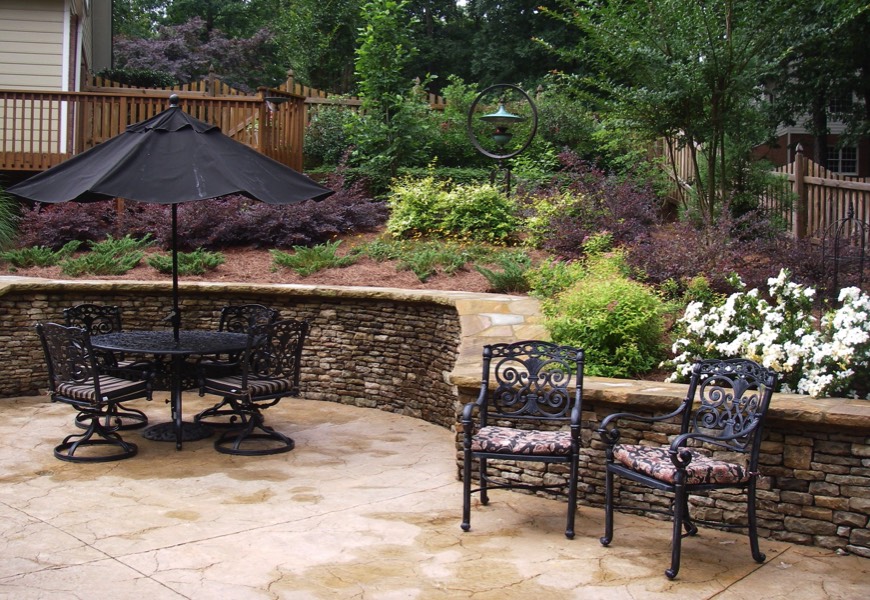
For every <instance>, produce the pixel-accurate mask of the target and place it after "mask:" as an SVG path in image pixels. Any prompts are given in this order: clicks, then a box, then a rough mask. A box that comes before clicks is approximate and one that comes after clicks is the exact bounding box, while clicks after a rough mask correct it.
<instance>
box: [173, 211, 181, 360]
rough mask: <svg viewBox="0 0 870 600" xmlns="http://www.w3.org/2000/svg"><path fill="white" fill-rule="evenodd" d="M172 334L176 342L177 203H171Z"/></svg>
mask: <svg viewBox="0 0 870 600" xmlns="http://www.w3.org/2000/svg"><path fill="white" fill-rule="evenodd" d="M171 318H172V335H173V337H174V338H175V341H176V343H177V342H178V338H179V333H178V331H179V329H181V309H180V308H179V306H178V205H177V204H173V205H172V315H171Z"/></svg>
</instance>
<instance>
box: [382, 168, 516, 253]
mask: <svg viewBox="0 0 870 600" xmlns="http://www.w3.org/2000/svg"><path fill="white" fill-rule="evenodd" d="M389 203H390V208H391V212H390V218H389V220H388V221H387V231H389V232H390V233H391V234H393V235H395V236H397V237H414V236H440V237H448V238H455V239H460V240H474V241H483V242H490V243H506V242H507V241H509V239H510V238H511V237H512V236H513V235H514V234H515V232H516V229H517V226H518V219H517V216H516V212H517V210H516V206H515V205H514V203H513V201H512V200H511V199H510V198H508V197H507V196H505V195H504V194H502V193H501V192H500V191H499V190H498V189H496V188H495V187H493V186H491V185H489V184H484V185H457V186H452V187H451V185H450V183H449V182H444V181H436V180H435V178H434V177H433V176H431V175H430V176H429V177H424V178H423V179H419V180H412V179H407V178H406V179H403V180H401V181H400V182H399V183H397V184H396V185H394V186H393V189H392V191H391V194H390V200H389Z"/></svg>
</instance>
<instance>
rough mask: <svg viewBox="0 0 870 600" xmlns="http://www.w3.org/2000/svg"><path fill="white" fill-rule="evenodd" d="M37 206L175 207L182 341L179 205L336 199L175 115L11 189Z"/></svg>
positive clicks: (175, 310)
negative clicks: (115, 202) (130, 203)
mask: <svg viewBox="0 0 870 600" xmlns="http://www.w3.org/2000/svg"><path fill="white" fill-rule="evenodd" d="M6 191H7V192H9V193H10V194H14V195H16V196H19V197H21V198H26V199H28V200H34V201H37V202H47V203H59V202H69V201H75V202H95V201H98V200H108V199H112V198H124V199H127V200H135V201H138V202H151V203H157V204H171V205H172V317H171V318H172V328H173V332H174V333H175V338H176V340H177V339H178V330H179V327H180V325H181V313H180V311H179V303H178V241H177V237H178V204H179V203H180V202H191V201H194V200H206V199H209V198H216V197H218V196H225V195H227V194H241V195H244V196H247V197H248V198H251V199H254V200H260V201H262V202H266V203H269V204H293V203H295V202H302V201H304V200H309V199H310V200H322V199H324V198H326V197H327V196H329V195H331V194H332V193H333V191H332V190H330V189H328V188H325V187H323V186H321V185H319V184H318V183H316V182H314V181H313V180H311V179H309V178H308V177H306V176H305V175H302V174H301V173H298V172H297V171H294V170H293V169H291V168H290V167H287V166H285V165H282V164H281V163H279V162H277V161H274V160H272V159H271V158H268V157H267V156H264V155H262V154H260V153H259V152H257V151H255V150H253V149H251V148H249V147H248V146H245V145H244V144H241V143H239V142H237V141H235V140H233V139H231V138H230V137H228V136H226V135H224V134H223V133H221V130H220V128H219V127H216V126H214V125H209V124H208V123H204V122H202V121H200V120H198V119H195V118H193V117H192V116H190V115H189V114H187V113H185V112H184V111H183V110H181V109H180V108H179V107H178V97H177V96H175V95H174V94H173V95H172V96H171V97H170V108H168V109H166V110H165V111H163V112H161V113H160V114H158V115H155V116H154V117H151V118H150V119H146V120H145V121H142V122H140V123H135V124H133V125H130V126H128V127H127V129H126V131H124V132H123V133H121V134H118V135H116V136H115V137H113V138H111V139H109V140H107V141H105V142H103V143H102V144H99V145H98V146H95V147H93V148H91V149H90V150H88V151H87V152H83V153H82V154H79V155H77V156H74V157H73V158H70V159H69V160H67V161H64V162H63V163H61V164H59V165H57V166H55V167H53V168H51V169H48V170H47V171H44V172H42V173H40V174H38V175H34V176H33V177H31V178H29V179H27V180H25V181H23V182H21V183H18V184H16V185H13V186H12V187H10V188H8V189H7V190H6Z"/></svg>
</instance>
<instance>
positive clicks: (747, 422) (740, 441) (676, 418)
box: [598, 359, 777, 579]
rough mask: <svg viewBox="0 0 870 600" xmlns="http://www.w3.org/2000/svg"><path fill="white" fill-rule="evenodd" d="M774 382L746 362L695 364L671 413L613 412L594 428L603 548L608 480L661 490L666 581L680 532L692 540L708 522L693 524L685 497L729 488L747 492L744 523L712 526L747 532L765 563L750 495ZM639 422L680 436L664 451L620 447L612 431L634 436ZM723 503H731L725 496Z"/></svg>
mask: <svg viewBox="0 0 870 600" xmlns="http://www.w3.org/2000/svg"><path fill="white" fill-rule="evenodd" d="M776 381H777V376H776V373H774V372H773V371H771V370H769V369H766V368H764V367H762V366H760V365H758V364H757V363H755V362H753V361H751V360H747V359H730V360H702V361H699V362H697V363H696V364H695V365H694V367H693V369H692V376H691V379H690V382H689V389H688V394H687V395H686V398H685V399H684V400H683V401H682V402H681V403H680V405H679V407H677V409H676V410H674V411H673V412H671V413H668V414H665V415H660V416H642V415H634V414H630V413H617V414H613V415H610V416H608V417H607V418H605V419H604V420H603V421H602V422H601V426H600V427H599V429H598V433H599V435H600V436H601V439H602V441H603V442H604V443H605V444H606V475H605V520H604V526H605V531H604V536H603V537H602V538H601V543H602V544H603V545H605V546H607V545H609V544H610V542H611V540H612V539H613V510H614V508H615V505H614V490H613V484H614V476H619V477H622V478H625V479H628V480H630V481H633V482H635V483H637V484H641V485H643V486H647V487H650V488H654V489H657V490H661V491H663V492H666V493H668V494H670V495H671V503H670V504H671V508H670V509H669V510H666V511H664V512H666V513H667V514H670V515H671V516H672V518H673V537H672V547H671V566H670V568H668V569H667V570H665V575H666V576H667V577H668V578H669V579H673V578H674V577H676V576H677V573H678V572H679V570H680V550H681V545H682V538H683V535H682V530H683V529H685V531H686V533H685V535H687V536H694V535H695V534H697V533H698V527H697V525H696V523H705V524H712V523H709V522H707V521H702V520H700V519H693V518H692V516H691V514H690V511H689V496H690V495H693V494H699V493H706V492H708V491H711V490H723V489H728V488H736V489H739V490H743V491H744V492H745V493H746V512H747V517H748V524H747V525H733V524H725V523H717V524H716V525H719V526H722V527H747V528H748V533H749V546H750V549H751V551H752V557H753V558H754V559H755V560H756V561H757V562H759V563H761V562H764V560H765V556H764V554H762V553H761V552H760V550H759V548H758V529H757V519H756V515H755V489H756V485H757V479H758V475H759V473H758V453H759V445H760V442H761V430H762V425H763V423H764V418H765V415H766V414H767V409H768V407H769V406H770V399H771V395H772V394H773V390H774V388H775V387H776ZM638 423H647V424H650V425H651V426H653V427H655V428H656V431H657V432H658V431H660V428H661V427H662V425H663V424H665V423H673V424H674V427H675V428H678V431H679V433H678V434H675V435H674V436H673V438H672V439H671V442H670V444H668V445H666V446H652V445H646V444H635V443H620V438H621V431H620V429H619V427H620V426H624V427H626V428H630V430H634V429H635V428H636V427H638V425H637V424H638ZM740 457H742V459H743V460H740ZM729 501H731V502H733V499H731V497H730V496H729ZM625 508H630V509H631V510H641V507H637V506H631V507H625ZM644 508H645V510H648V511H653V512H660V511H658V510H656V509H651V508H649V507H644Z"/></svg>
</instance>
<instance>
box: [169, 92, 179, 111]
mask: <svg viewBox="0 0 870 600" xmlns="http://www.w3.org/2000/svg"><path fill="white" fill-rule="evenodd" d="M169 106H170V107H171V108H178V94H172V95H171V96H169Z"/></svg>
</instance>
